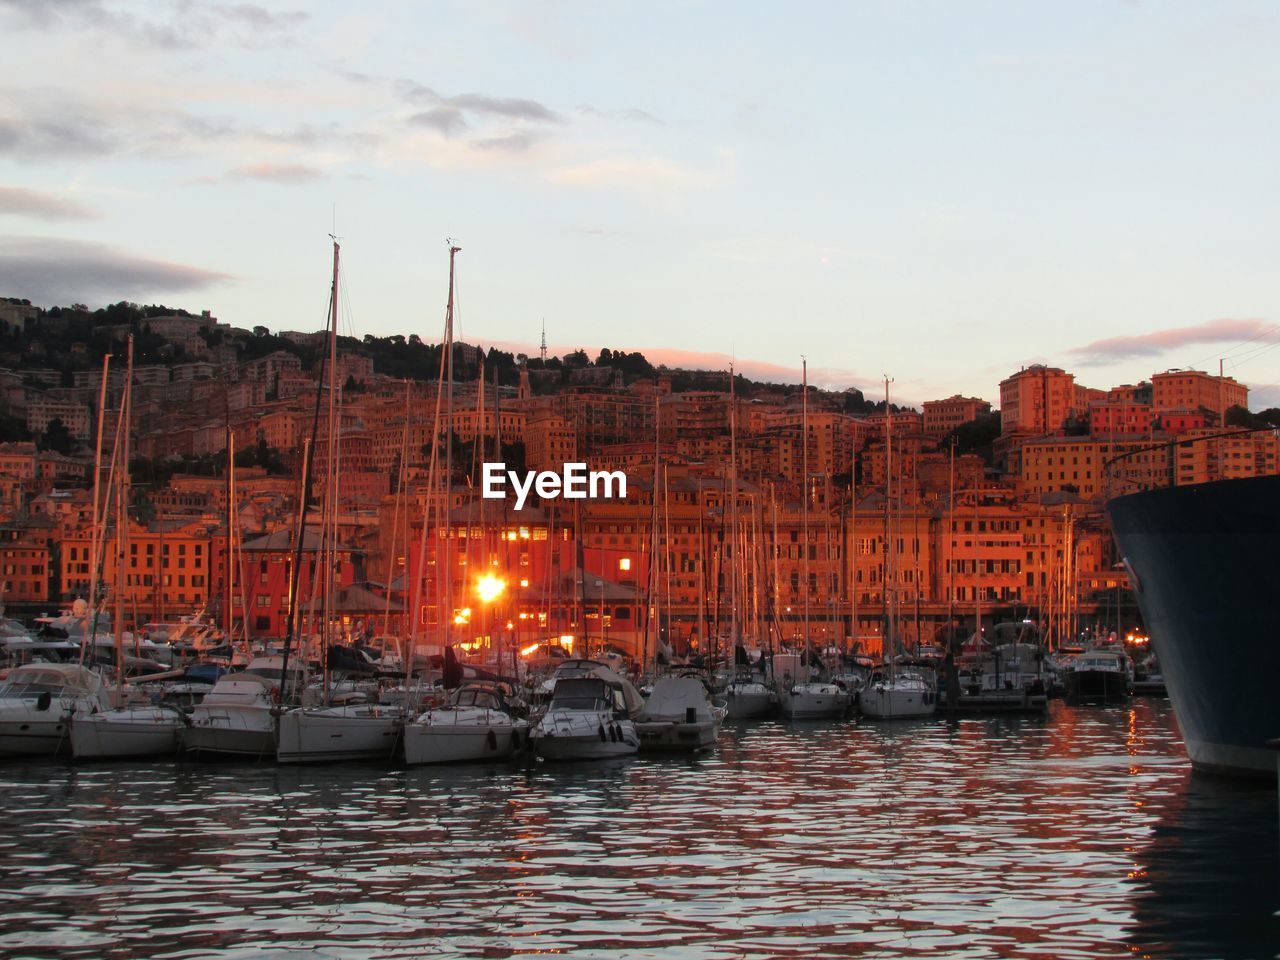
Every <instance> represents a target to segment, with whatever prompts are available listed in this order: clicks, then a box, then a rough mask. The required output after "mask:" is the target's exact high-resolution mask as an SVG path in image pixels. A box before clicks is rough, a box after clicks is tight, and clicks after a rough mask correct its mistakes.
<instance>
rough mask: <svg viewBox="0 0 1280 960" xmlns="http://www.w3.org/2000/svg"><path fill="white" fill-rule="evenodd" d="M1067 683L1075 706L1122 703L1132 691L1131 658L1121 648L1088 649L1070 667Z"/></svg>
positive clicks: (1067, 673)
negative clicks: (1081, 704) (1076, 704)
mask: <svg viewBox="0 0 1280 960" xmlns="http://www.w3.org/2000/svg"><path fill="white" fill-rule="evenodd" d="M1064 680H1065V682H1066V687H1067V700H1069V701H1071V702H1073V703H1123V702H1124V701H1125V700H1127V699H1128V697H1129V693H1130V692H1131V690H1132V689H1133V674H1132V672H1131V669H1130V667H1129V658H1128V657H1127V656H1126V655H1125V652H1124V651H1123V650H1120V649H1119V648H1110V647H1098V648H1095V649H1093V650H1086V651H1085V652H1084V653H1082V654H1080V655H1079V656H1078V657H1076V658H1075V659H1074V660H1073V661H1071V663H1069V664H1067V668H1066V673H1065V675H1064Z"/></svg>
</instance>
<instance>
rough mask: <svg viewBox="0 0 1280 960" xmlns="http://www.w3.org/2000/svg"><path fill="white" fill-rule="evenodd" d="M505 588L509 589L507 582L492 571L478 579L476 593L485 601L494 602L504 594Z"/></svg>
mask: <svg viewBox="0 0 1280 960" xmlns="http://www.w3.org/2000/svg"><path fill="white" fill-rule="evenodd" d="M505 589H507V585H506V583H505V582H504V581H502V580H499V579H498V578H497V577H495V576H494V575H493V574H490V573H487V574H485V575H484V576H483V577H481V578H480V579H479V580H477V581H476V593H478V594H479V595H480V599H481V600H483V601H484V602H485V603H493V601H495V600H497V599H498V597H500V596H502V591H503V590H505Z"/></svg>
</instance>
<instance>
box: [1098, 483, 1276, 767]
mask: <svg viewBox="0 0 1280 960" xmlns="http://www.w3.org/2000/svg"><path fill="white" fill-rule="evenodd" d="M1107 509H1108V510H1109V512H1110V514H1111V520H1112V525H1113V528H1114V530H1115V536H1116V540H1117V542H1118V543H1119V545H1120V549H1121V552H1122V553H1123V555H1124V558H1125V562H1126V564H1127V565H1128V567H1129V570H1130V574H1131V577H1132V579H1133V580H1134V584H1133V586H1134V591H1135V593H1136V595H1137V599H1138V605H1139V607H1140V608H1141V609H1142V615H1143V618H1144V619H1145V621H1146V625H1147V629H1148V631H1149V632H1150V634H1151V638H1152V643H1153V644H1154V645H1155V650H1156V652H1157V654H1158V656H1159V658H1160V665H1161V669H1162V672H1163V673H1164V678H1165V682H1166V684H1167V686H1168V688H1169V696H1170V698H1171V699H1172V701H1173V706H1174V710H1175V711H1176V713H1177V715H1178V725H1179V726H1180V727H1181V728H1182V736H1183V739H1184V740H1185V741H1186V745H1187V752H1188V754H1190V756H1191V762H1192V763H1193V764H1194V765H1195V766H1196V767H1197V768H1200V769H1207V770H1215V771H1220V772H1228V773H1237V774H1254V775H1265V776H1271V777H1274V776H1275V774H1276V759H1275V755H1274V753H1273V752H1272V751H1270V750H1268V749H1267V748H1266V746H1265V744H1266V741H1267V740H1270V739H1272V738H1275V737H1280V695H1278V694H1280V691H1278V690H1277V682H1278V681H1280V476H1273V477H1257V478H1250V479H1245V480H1222V481H1217V482H1214V483H1205V484H1199V485H1196V486H1188V487H1170V488H1167V489H1163V490H1152V491H1148V492H1146V493H1136V494H1132V495H1130V496H1125V497H1119V498H1117V499H1115V500H1112V501H1111V502H1110V503H1109V504H1108V505H1107Z"/></svg>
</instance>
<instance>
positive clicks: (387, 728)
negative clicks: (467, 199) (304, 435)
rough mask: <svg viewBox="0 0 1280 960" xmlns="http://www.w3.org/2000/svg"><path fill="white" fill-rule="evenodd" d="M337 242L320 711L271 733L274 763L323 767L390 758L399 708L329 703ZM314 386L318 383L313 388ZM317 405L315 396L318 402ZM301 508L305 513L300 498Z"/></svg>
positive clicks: (289, 719)
mask: <svg viewBox="0 0 1280 960" xmlns="http://www.w3.org/2000/svg"><path fill="white" fill-rule="evenodd" d="M454 252H456V248H451V250H450V254H449V309H450V311H452V309H453V253H454ZM338 259H339V247H338V241H337V240H336V239H334V241H333V283H332V288H331V294H330V304H329V411H328V456H327V459H326V464H325V467H326V471H327V472H326V477H325V489H324V503H325V506H324V510H323V511H322V517H323V518H324V532H323V535H322V538H321V539H322V541H323V543H324V545H325V550H324V551H322V557H323V560H324V569H325V578H324V581H323V583H324V617H323V625H322V627H321V637H322V642H321V648H322V652H321V657H322V661H323V666H324V673H323V687H322V695H323V697H324V699H325V704H324V705H323V706H319V707H306V706H297V707H293V708H292V709H289V710H286V711H285V712H283V713H282V714H281V715H280V717H279V726H278V729H277V731H276V759H277V760H278V761H279V762H280V763H325V762H331V761H334V760H363V759H377V758H383V759H389V758H390V757H392V756H393V755H394V754H395V751H396V747H397V745H398V735H399V728H400V724H401V721H402V720H403V716H404V714H403V711H402V709H401V708H400V707H399V706H398V705H384V704H380V703H368V702H364V703H343V704H340V705H334V704H332V703H330V702H329V698H330V695H331V687H330V680H329V677H330V663H331V655H332V652H333V649H334V648H333V646H332V640H331V631H332V626H333V620H334V613H333V599H334V596H335V588H334V583H333V568H334V558H335V556H336V552H337V514H338V450H339V444H338V441H339V436H340V430H339V427H338V420H339V417H340V415H341V411H340V409H339V407H338V370H337V360H338ZM318 389H319V386H318V385H317V390H318ZM317 406H318V398H317ZM301 510H302V512H303V514H305V512H306V503H305V496H304V502H303V504H302V507H301Z"/></svg>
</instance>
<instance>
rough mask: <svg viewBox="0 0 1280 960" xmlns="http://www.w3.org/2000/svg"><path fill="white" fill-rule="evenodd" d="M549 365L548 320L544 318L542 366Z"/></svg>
mask: <svg viewBox="0 0 1280 960" xmlns="http://www.w3.org/2000/svg"><path fill="white" fill-rule="evenodd" d="M546 365H547V318H546V317H543V318H542V366H543V367H544V368H545V367H546Z"/></svg>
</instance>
